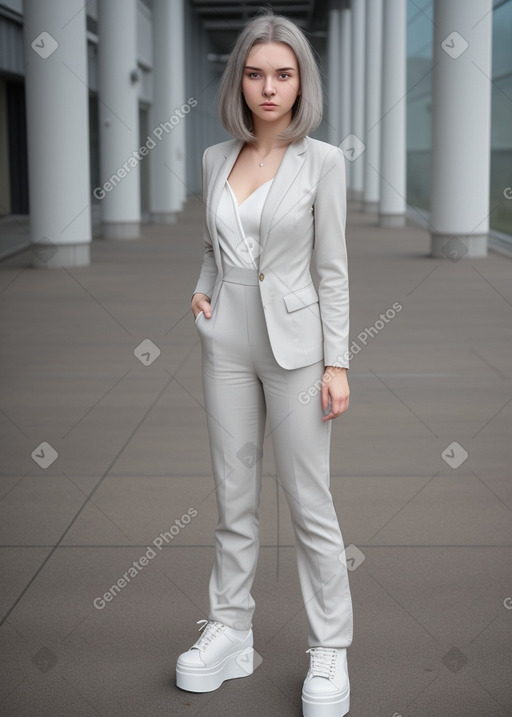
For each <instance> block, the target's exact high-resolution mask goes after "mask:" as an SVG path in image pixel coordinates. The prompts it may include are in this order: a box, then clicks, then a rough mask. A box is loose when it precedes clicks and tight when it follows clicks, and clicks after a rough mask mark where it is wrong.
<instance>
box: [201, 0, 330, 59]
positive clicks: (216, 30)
mask: <svg viewBox="0 0 512 717" xmlns="http://www.w3.org/2000/svg"><path fill="white" fill-rule="evenodd" d="M190 4H191V5H192V7H193V8H194V10H195V12H196V13H197V15H198V16H199V17H200V18H201V21H202V24H203V27H204V28H205V30H206V31H207V33H208V35H209V36H210V38H211V41H212V43H213V45H214V47H215V50H216V51H217V52H219V53H229V52H230V51H231V50H232V49H233V45H234V43H235V40H236V37H237V35H238V34H239V32H240V30H241V29H242V27H243V26H244V25H245V23H246V22H247V21H248V20H250V19H251V17H253V16H254V15H255V14H256V13H257V11H258V10H259V9H260V8H262V7H268V8H271V9H272V10H273V11H274V12H275V13H276V14H277V15H285V16H286V17H288V18H289V19H290V20H293V22H295V24H296V25H298V26H299V27H300V28H301V29H302V30H304V31H305V32H306V34H307V36H308V38H309V39H310V40H311V41H313V42H314V39H315V38H323V37H325V35H326V32H327V13H328V9H329V0H279V2H267V3H263V2H261V0H242V1H241V2H240V1H237V2H235V0H220V1H219V0H190ZM315 44H316V43H315Z"/></svg>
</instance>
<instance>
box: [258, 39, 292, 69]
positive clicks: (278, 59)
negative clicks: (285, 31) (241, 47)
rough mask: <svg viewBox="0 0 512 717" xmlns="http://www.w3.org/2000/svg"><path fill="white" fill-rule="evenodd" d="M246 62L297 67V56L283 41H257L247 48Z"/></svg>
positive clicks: (260, 65) (268, 65)
mask: <svg viewBox="0 0 512 717" xmlns="http://www.w3.org/2000/svg"><path fill="white" fill-rule="evenodd" d="M246 64H248V65H257V66H258V67H295V68H297V58H296V56H295V53H294V51H293V50H292V48H291V47H290V46H289V45H286V44H285V43H284V42H265V43H261V42H259V43H256V44H255V45H253V46H252V47H251V49H250V50H249V53H248V55H247V60H246Z"/></svg>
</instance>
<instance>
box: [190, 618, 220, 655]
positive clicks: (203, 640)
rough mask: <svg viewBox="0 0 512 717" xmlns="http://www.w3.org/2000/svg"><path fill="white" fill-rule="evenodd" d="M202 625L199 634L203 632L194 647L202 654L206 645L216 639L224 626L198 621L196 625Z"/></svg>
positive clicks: (212, 622) (207, 621)
mask: <svg viewBox="0 0 512 717" xmlns="http://www.w3.org/2000/svg"><path fill="white" fill-rule="evenodd" d="M200 623H203V624H202V625H201V627H200V628H199V632H200V631H201V630H203V634H202V635H201V637H200V638H199V640H198V641H197V642H196V644H195V645H194V647H197V648H198V649H199V650H202V651H203V652H204V651H205V650H206V648H207V647H208V645H209V644H210V643H211V642H212V641H213V640H214V639H215V638H216V637H217V635H218V634H219V632H221V631H222V630H223V628H224V625H223V624H222V623H220V622H214V621H213V620H198V621H197V624H198V625H199V624H200Z"/></svg>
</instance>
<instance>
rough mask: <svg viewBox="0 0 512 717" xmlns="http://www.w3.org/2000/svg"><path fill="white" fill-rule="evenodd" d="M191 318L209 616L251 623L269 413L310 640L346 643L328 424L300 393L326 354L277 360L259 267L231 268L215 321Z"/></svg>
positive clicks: (346, 607) (315, 402)
mask: <svg viewBox="0 0 512 717" xmlns="http://www.w3.org/2000/svg"><path fill="white" fill-rule="evenodd" d="M195 325H196V327H197V331H198V333H199V335H200V338H201V347H202V381H203V394H204V400H205V408H206V420H207V426H208V434H209V440H210V451H211V460H212V469H213V477H214V481H215V487H216V497H217V507H218V513H219V519H218V524H217V527H216V529H215V548H216V552H215V561H214V565H213V570H212V573H211V577H210V584H209V598H210V614H209V619H210V620H217V621H219V622H222V623H224V624H226V625H229V626H230V627H233V628H235V629H238V630H247V629H249V628H250V627H252V616H253V613H254V608H255V602H254V600H253V598H252V596H251V592H250V591H251V586H252V583H253V579H254V574H255V571H256V564H257V560H258V552H259V502H260V489H261V475H262V461H261V456H262V446H263V437H264V429H265V420H266V415H267V414H268V417H269V429H270V435H271V438H272V446H273V451H274V458H275V463H276V469H277V476H278V480H279V483H280V485H281V487H282V488H283V490H284V494H285V496H286V499H287V502H288V506H289V509H290V514H291V519H292V523H293V529H294V535H295V545H296V551H297V566H298V575H299V581H300V586H301V591H302V599H303V601H304V609H305V611H306V615H307V619H308V623H309V633H308V644H309V647H315V646H324V647H336V648H340V647H348V645H350V644H351V641H352V601H351V595H350V588H349V581H348V573H347V568H346V565H345V563H344V562H343V561H342V557H343V551H344V544H343V538H342V535H341V531H340V528H339V524H338V519H337V516H336V512H335V509H334V505H333V500H332V496H331V493H330V490H329V484H330V475H329V451H330V437H331V421H322V416H323V413H322V406H321V396H320V391H319V390H318V391H317V393H316V395H315V396H314V397H311V396H310V400H309V401H307V400H304V395H305V394H304V392H306V393H307V391H308V389H309V388H310V387H312V386H315V385H316V386H317V387H318V386H319V385H320V383H319V382H320V380H321V378H322V375H323V372H324V365H323V361H320V362H318V363H315V364H312V365H310V366H305V367H302V368H298V369H292V370H288V369H284V368H282V367H281V366H280V365H279V364H278V363H277V362H276V360H275V358H274V356H273V353H272V348H271V346H270V341H269V339H268V332H267V328H266V324H265V316H264V311H263V307H262V303H261V297H260V291H259V288H258V274H257V271H256V269H252V268H247V269H245V268H240V269H238V268H233V269H229V270H228V271H227V272H226V273H225V275H224V279H223V281H222V285H221V288H220V293H219V295H218V297H217V302H216V305H215V306H214V308H213V311H212V316H211V318H210V319H207V318H206V317H205V316H204V314H203V313H200V314H199V315H198V316H197V317H196V320H195ZM299 396H300V397H302V400H301V399H300V398H299Z"/></svg>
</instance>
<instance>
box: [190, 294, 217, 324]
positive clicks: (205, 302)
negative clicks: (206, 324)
mask: <svg viewBox="0 0 512 717" xmlns="http://www.w3.org/2000/svg"><path fill="white" fill-rule="evenodd" d="M196 296H197V297H199V298H197V299H194V300H193V301H192V304H191V308H192V313H193V314H194V318H197V315H198V314H200V313H201V311H202V312H203V314H204V315H205V317H206V318H207V319H209V318H211V315H212V309H211V304H210V301H209V299H208V297H207V296H206V295H205V294H194V297H196Z"/></svg>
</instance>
